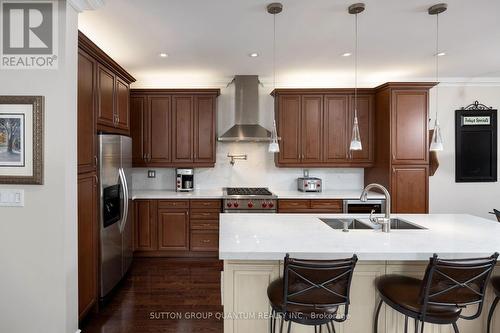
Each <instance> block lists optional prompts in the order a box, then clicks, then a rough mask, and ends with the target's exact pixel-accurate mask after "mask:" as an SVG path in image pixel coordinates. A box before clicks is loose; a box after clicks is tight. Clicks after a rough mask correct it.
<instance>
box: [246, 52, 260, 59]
mask: <svg viewBox="0 0 500 333" xmlns="http://www.w3.org/2000/svg"><path fill="white" fill-rule="evenodd" d="M248 56H249V57H250V58H257V57H258V56H259V54H258V53H257V52H252V53H250V54H249V55H248Z"/></svg>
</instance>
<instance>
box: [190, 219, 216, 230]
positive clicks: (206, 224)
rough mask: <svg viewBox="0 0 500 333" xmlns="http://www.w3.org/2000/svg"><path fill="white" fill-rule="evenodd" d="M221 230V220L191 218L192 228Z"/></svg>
mask: <svg viewBox="0 0 500 333" xmlns="http://www.w3.org/2000/svg"><path fill="white" fill-rule="evenodd" d="M193 229H198V230H219V220H193V219H191V230H193Z"/></svg>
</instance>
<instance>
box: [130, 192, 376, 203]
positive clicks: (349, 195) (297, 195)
mask: <svg viewBox="0 0 500 333" xmlns="http://www.w3.org/2000/svg"><path fill="white" fill-rule="evenodd" d="M271 191H272V192H273V193H274V194H276V195H277V196H278V199H359V197H360V195H361V192H362V191H363V190H362V189H359V190H326V191H323V192H317V193H316V192H300V191H279V190H278V191H274V190H273V189H271ZM222 196H223V195H222V189H213V190H195V191H193V192H176V191H174V190H132V199H133V200H137V199H221V198H222ZM368 199H384V195H383V194H380V193H377V192H369V194H368Z"/></svg>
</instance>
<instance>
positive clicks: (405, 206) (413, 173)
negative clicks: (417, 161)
mask: <svg viewBox="0 0 500 333" xmlns="http://www.w3.org/2000/svg"><path fill="white" fill-rule="evenodd" d="M391 188H392V209H393V211H394V212H397V213H422V214H425V213H427V212H428V209H429V207H428V205H429V204H428V191H429V167H428V166H413V167H410V166H394V167H393V168H392V177H391Z"/></svg>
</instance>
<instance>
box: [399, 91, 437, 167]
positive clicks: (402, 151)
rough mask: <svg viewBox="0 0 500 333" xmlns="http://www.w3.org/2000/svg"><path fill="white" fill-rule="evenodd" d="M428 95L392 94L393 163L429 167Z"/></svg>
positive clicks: (417, 92)
mask: <svg viewBox="0 0 500 333" xmlns="http://www.w3.org/2000/svg"><path fill="white" fill-rule="evenodd" d="M427 95H428V92H427V91H426V90H425V91H423V90H394V91H392V108H391V113H392V123H391V125H392V129H391V131H392V144H391V149H392V163H396V164H428V163H429V150H428V134H427V133H428V126H427V122H428V118H429V116H428V109H427V99H428V96H427Z"/></svg>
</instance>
